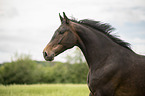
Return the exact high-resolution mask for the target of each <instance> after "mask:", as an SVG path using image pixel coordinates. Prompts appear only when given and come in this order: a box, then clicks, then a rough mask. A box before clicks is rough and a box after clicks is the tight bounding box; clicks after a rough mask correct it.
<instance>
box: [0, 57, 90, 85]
mask: <svg viewBox="0 0 145 96" xmlns="http://www.w3.org/2000/svg"><path fill="white" fill-rule="evenodd" d="M87 72H88V68H87V65H86V64H85V63H83V64H68V63H61V62H51V63H50V62H45V61H43V62H40V61H33V60H31V58H30V56H29V55H22V56H17V58H16V59H15V60H13V61H12V62H10V63H4V64H3V65H2V66H0V83H1V84H34V83H86V80H87Z"/></svg>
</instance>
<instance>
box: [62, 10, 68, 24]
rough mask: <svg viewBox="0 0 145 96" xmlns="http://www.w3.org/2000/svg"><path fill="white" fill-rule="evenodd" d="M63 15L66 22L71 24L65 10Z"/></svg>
mask: <svg viewBox="0 0 145 96" xmlns="http://www.w3.org/2000/svg"><path fill="white" fill-rule="evenodd" d="M63 17H64V21H65V23H66V24H69V19H68V18H67V16H66V15H65V13H64V12H63Z"/></svg>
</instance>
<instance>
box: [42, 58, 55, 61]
mask: <svg viewBox="0 0 145 96" xmlns="http://www.w3.org/2000/svg"><path fill="white" fill-rule="evenodd" d="M44 59H45V60H46V61H53V60H54V57H44Z"/></svg>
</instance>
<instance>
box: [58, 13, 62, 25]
mask: <svg viewBox="0 0 145 96" xmlns="http://www.w3.org/2000/svg"><path fill="white" fill-rule="evenodd" d="M59 18H60V21H61V23H62V22H63V18H62V16H61V15H60V13H59Z"/></svg>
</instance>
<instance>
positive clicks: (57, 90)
mask: <svg viewBox="0 0 145 96" xmlns="http://www.w3.org/2000/svg"><path fill="white" fill-rule="evenodd" d="M0 96H89V89H88V87H87V85H85V84H42V85H41V84H36V85H9V86H4V85H0Z"/></svg>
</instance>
